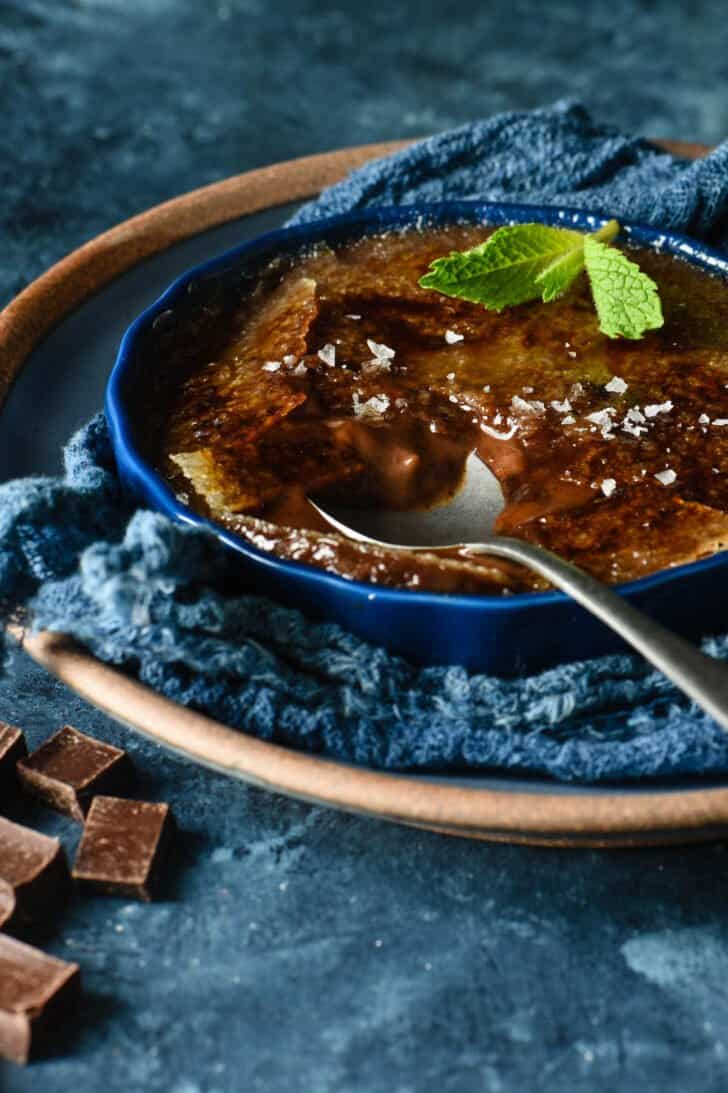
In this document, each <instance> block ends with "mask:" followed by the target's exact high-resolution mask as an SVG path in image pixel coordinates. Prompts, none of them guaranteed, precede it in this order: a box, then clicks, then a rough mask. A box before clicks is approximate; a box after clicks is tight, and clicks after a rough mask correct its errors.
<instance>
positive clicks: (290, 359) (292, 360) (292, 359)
mask: <svg viewBox="0 0 728 1093" xmlns="http://www.w3.org/2000/svg"><path fill="white" fill-rule="evenodd" d="M297 361H298V357H297V356H296V354H295V353H286V355H285V357H284V358H283V363H284V364H285V365H286V366H287V367H288V368H293V365H294V364H296V362H297Z"/></svg>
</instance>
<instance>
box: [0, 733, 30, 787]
mask: <svg viewBox="0 0 728 1093" xmlns="http://www.w3.org/2000/svg"><path fill="white" fill-rule="evenodd" d="M24 755H27V748H26V746H25V737H24V736H23V734H22V732H21V731H20V729H16V728H15V726H14V725H8V724H7V722H5V721H0V781H2V780H3V779H4V778H6V777H8V775H10V774H14V773H15V764H16V763H17V761H18V759H22V758H23V756H24Z"/></svg>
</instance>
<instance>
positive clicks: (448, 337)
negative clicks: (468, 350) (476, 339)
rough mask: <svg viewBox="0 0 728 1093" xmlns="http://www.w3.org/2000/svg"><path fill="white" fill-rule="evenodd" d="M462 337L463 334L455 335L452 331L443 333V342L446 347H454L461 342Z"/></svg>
mask: <svg viewBox="0 0 728 1093" xmlns="http://www.w3.org/2000/svg"><path fill="white" fill-rule="evenodd" d="M464 337H465V335H464V334H457V333H456V332H455V331H454V330H446V331H445V341H446V342H447V344H448V345H455V343H456V342H461V341H462V340H463V338H464Z"/></svg>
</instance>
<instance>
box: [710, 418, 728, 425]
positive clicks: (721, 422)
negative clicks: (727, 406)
mask: <svg viewBox="0 0 728 1093" xmlns="http://www.w3.org/2000/svg"><path fill="white" fill-rule="evenodd" d="M713 424H714V425H728V417H714V418H713Z"/></svg>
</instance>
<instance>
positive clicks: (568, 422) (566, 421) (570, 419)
mask: <svg viewBox="0 0 728 1093" xmlns="http://www.w3.org/2000/svg"><path fill="white" fill-rule="evenodd" d="M575 421H576V418H575V417H574V415H573V414H567V415H566V417H562V419H561V424H562V425H573V424H574V422H575Z"/></svg>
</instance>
